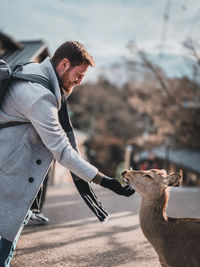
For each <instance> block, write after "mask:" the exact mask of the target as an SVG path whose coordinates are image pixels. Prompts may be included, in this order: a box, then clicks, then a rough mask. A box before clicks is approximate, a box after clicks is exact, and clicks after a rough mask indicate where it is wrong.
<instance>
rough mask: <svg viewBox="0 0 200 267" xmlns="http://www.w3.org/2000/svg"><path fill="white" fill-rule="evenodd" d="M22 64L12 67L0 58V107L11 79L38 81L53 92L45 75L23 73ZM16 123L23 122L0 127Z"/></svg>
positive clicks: (1, 125)
mask: <svg viewBox="0 0 200 267" xmlns="http://www.w3.org/2000/svg"><path fill="white" fill-rule="evenodd" d="M26 64H29V63H26ZM26 64H24V65H26ZM24 65H19V64H18V65H16V66H14V67H10V66H9V65H8V64H7V63H6V62H5V61H4V60H2V59H1V60H0V107H1V104H2V102H3V100H4V97H5V95H6V93H7V92H8V90H9V87H10V85H11V83H12V81H13V80H23V81H29V82H34V83H39V84H41V85H43V86H44V87H46V88H47V89H49V90H50V91H51V92H53V90H52V86H51V83H50V81H49V80H48V79H47V78H46V77H44V76H41V75H37V74H31V73H30V74H23V73H22V70H23V66H24ZM18 124H24V122H7V123H4V124H0V129H2V128H5V127H10V126H15V125H18Z"/></svg>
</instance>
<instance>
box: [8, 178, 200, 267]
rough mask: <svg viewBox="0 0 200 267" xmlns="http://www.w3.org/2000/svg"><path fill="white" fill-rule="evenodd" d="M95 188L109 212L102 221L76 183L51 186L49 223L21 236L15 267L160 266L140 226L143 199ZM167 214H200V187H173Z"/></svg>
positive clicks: (28, 228) (28, 229)
mask: <svg viewBox="0 0 200 267" xmlns="http://www.w3.org/2000/svg"><path fill="white" fill-rule="evenodd" d="M94 190H95V192H96V193H97V195H98V196H99V199H100V200H101V202H102V203H103V204H104V207H105V208H106V209H107V211H108V212H109V214H110V218H109V220H107V221H106V222H104V223H100V222H99V221H98V220H97V219H96V217H94V216H93V214H92V212H91V211H90V210H89V209H88V207H87V206H86V205H85V203H84V202H83V201H82V199H81V198H80V196H79V195H78V193H77V191H76V189H75V188H74V185H73V184H72V183H70V182H69V183H67V184H63V185H57V186H50V187H49V188H48V192H47V200H46V203H45V207H44V211H43V212H44V214H45V215H46V216H47V217H49V219H50V222H49V224H48V225H45V226H37V225H33V224H32V223H29V224H28V225H27V226H26V227H25V229H24V230H23V233H22V235H21V238H20V240H19V243H18V246H17V250H16V254H15V257H14V259H13V261H12V264H11V267H43V266H48V267H60V266H65V267H77V266H78V267H79V266H80V267H100V266H101V267H107V266H109V267H110V266H119V267H144V266H148V267H158V266H160V264H159V262H158V259H157V255H156V253H155V251H154V249H153V248H152V247H151V245H150V244H149V242H148V241H147V240H146V239H145V237H144V235H143V233H142V231H141V229H140V225H139V218H138V212H139V206H140V197H139V195H138V194H137V193H136V194H134V195H133V196H131V197H129V198H125V197H121V196H118V195H115V194H114V193H112V192H110V191H109V190H107V189H103V188H101V187H100V186H99V187H97V186H96V185H95V186H94ZM167 213H168V215H169V216H175V217H198V218H200V188H193V189H189V188H173V189H172V190H171V198H170V201H169V205H168V209H167Z"/></svg>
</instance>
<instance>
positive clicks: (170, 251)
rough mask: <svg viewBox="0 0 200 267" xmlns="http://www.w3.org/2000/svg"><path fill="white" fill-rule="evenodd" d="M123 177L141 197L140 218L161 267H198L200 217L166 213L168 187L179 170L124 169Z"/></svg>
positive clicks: (176, 180) (177, 177)
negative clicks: (178, 216) (174, 216)
mask: <svg viewBox="0 0 200 267" xmlns="http://www.w3.org/2000/svg"><path fill="white" fill-rule="evenodd" d="M122 177H123V180H124V181H125V182H126V183H129V184H131V185H132V186H133V187H134V189H135V190H136V192H138V193H139V195H140V196H141V205H140V211H139V221H140V226H141V229H142V232H143V234H144V236H145V237H146V238H147V240H148V241H149V242H150V244H151V245H152V246H153V248H154V249H155V251H156V253H157V255H158V259H159V261H160V264H161V266H162V267H200V219H198V218H196V219H195V218H172V217H168V216H167V214H166V207H167V203H168V199H169V192H170V187H171V186H176V185H177V184H179V183H180V182H181V179H182V174H181V173H172V174H169V175H168V174H167V172H166V170H158V169H151V170H145V171H140V170H138V171H135V170H126V171H123V172H122Z"/></svg>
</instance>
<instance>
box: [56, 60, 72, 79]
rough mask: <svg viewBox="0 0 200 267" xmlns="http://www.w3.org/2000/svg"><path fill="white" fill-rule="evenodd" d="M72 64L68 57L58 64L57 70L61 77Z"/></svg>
mask: <svg viewBox="0 0 200 267" xmlns="http://www.w3.org/2000/svg"><path fill="white" fill-rule="evenodd" d="M70 67H71V64H70V62H69V60H68V59H67V58H63V59H62V60H61V61H60V62H59V63H58V65H57V67H56V70H57V72H58V74H59V76H60V77H61V76H62V75H63V74H64V73H65V72H66V71H67V70H68V69H69V68H70Z"/></svg>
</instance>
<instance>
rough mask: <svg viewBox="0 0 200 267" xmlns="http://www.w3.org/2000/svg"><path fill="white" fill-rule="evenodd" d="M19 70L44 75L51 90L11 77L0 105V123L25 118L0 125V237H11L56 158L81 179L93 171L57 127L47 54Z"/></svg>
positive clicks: (52, 75)
mask: <svg viewBox="0 0 200 267" xmlns="http://www.w3.org/2000/svg"><path fill="white" fill-rule="evenodd" d="M23 71H24V73H35V74H39V75H43V76H45V77H47V78H48V79H49V80H50V82H51V83H52V85H53V88H54V91H55V94H53V93H51V91H50V90H48V89H46V88H45V87H43V86H42V85H40V84H36V83H31V82H24V81H15V82H13V84H12V86H11V87H10V89H9V92H8V94H7V95H6V97H5V101H4V102H3V104H2V106H1V108H0V123H5V122H8V121H22V122H27V121H28V122H30V123H28V124H23V125H18V126H13V127H8V128H4V129H1V130H0V147H1V149H0V236H2V237H4V238H5V239H7V240H10V241H13V240H14V238H15V236H16V234H17V232H18V230H19V228H20V226H21V224H22V222H23V220H24V218H25V216H26V214H27V212H28V210H29V208H30V206H31V204H32V202H33V200H34V198H35V196H36V194H37V192H38V190H39V188H40V186H41V183H42V181H43V179H44V177H45V175H46V173H47V172H48V170H49V168H50V165H51V163H52V161H53V158H55V159H56V160H57V161H58V162H59V163H60V164H62V165H63V166H64V167H66V168H67V169H69V170H70V171H71V172H73V173H74V174H76V175H78V176H79V177H80V178H82V179H83V180H85V181H87V182H88V181H91V180H92V179H93V178H94V176H95V175H96V174H97V172H98V170H97V169H96V168H95V167H94V166H92V165H91V164H89V163H88V162H86V161H85V160H84V159H82V158H81V157H80V156H79V155H78V153H77V152H76V151H75V150H74V149H73V148H72V147H71V145H70V143H69V140H68V138H67V136H66V134H65V132H64V131H63V129H62V127H61V126H60V123H59V120H58V110H59V109H60V107H61V94H60V88H59V84H58V80H57V77H56V73H55V71H54V69H53V67H52V64H51V62H50V58H46V59H45V60H44V61H43V62H42V63H41V64H38V63H33V64H28V65H26V66H25V67H24V70H23Z"/></svg>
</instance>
